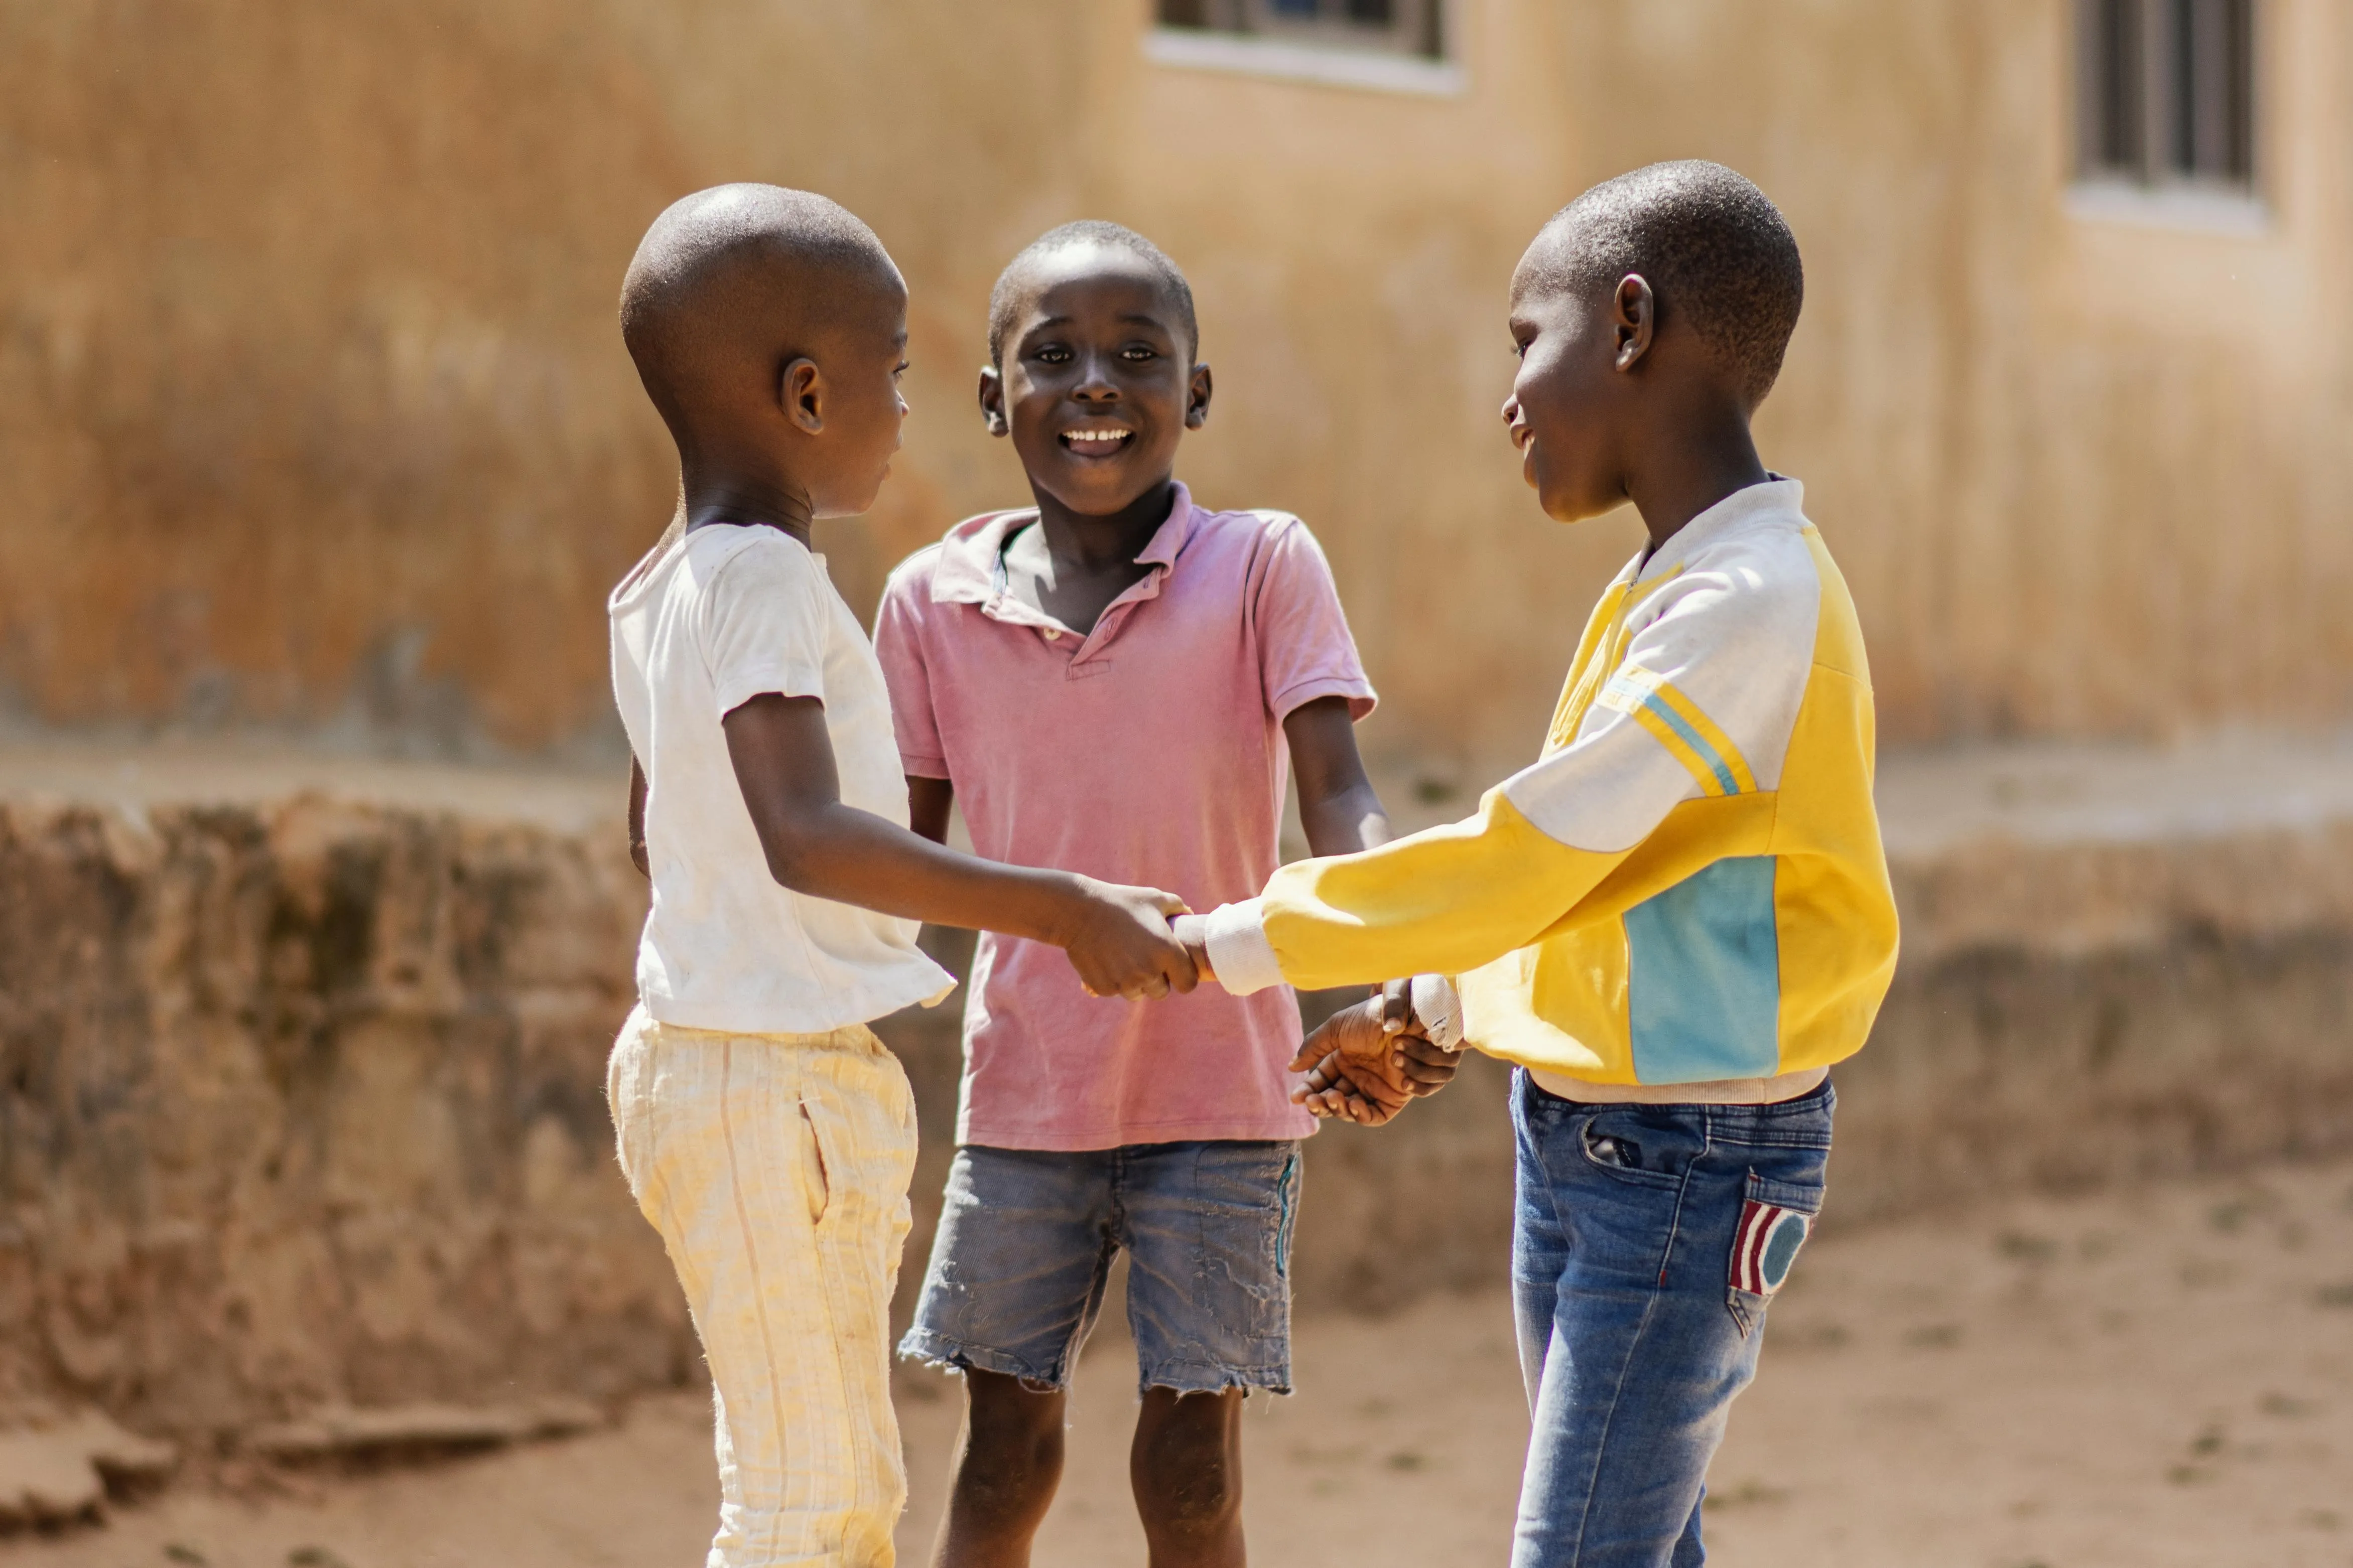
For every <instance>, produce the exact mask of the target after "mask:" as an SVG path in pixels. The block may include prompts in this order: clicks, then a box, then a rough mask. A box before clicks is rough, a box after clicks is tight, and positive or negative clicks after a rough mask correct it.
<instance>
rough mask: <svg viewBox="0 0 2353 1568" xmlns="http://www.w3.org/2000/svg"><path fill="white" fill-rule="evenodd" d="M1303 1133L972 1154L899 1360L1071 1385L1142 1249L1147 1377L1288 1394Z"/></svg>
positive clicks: (1193, 1388)
mask: <svg viewBox="0 0 2353 1568" xmlns="http://www.w3.org/2000/svg"><path fill="white" fill-rule="evenodd" d="M1299 1166H1300V1159H1299V1145H1298V1144H1297V1143H1295V1142H1194V1143H1130V1144H1126V1145H1124V1146H1123V1147H1121V1148H1117V1149H1095V1150H1085V1151H1081V1152H1060V1151H1050V1150H1037V1149H989V1148H982V1147H979V1146H976V1145H972V1144H967V1145H965V1147H963V1148H961V1149H958V1150H957V1151H956V1155H955V1163H954V1164H953V1165H952V1166H950V1167H949V1170H948V1184H947V1203H946V1206H945V1207H944V1210H943V1211H942V1213H941V1215H940V1228H939V1234H938V1235H937V1236H936V1237H934V1239H933V1242H932V1263H931V1268H930V1269H929V1271H928V1272H927V1273H926V1274H925V1275H924V1278H923V1299H922V1300H921V1301H920V1302H919V1303H918V1304H917V1305H916V1308H915V1321H914V1326H913V1327H912V1328H910V1329H909V1330H908V1331H907V1335H906V1338H904V1339H903V1340H902V1341H901V1342H900V1343H899V1353H900V1354H901V1355H902V1356H907V1357H911V1358H913V1359H915V1360H919V1361H926V1362H932V1363H936V1364H941V1365H946V1366H954V1367H961V1368H965V1369H966V1370H973V1369H977V1370H979V1371H982V1372H994V1373H1004V1374H1005V1375H1007V1376H1008V1377H1018V1378H1019V1379H1021V1380H1022V1381H1023V1382H1024V1383H1026V1384H1029V1385H1030V1386H1032V1387H1034V1388H1041V1389H1047V1388H1050V1389H1067V1388H1068V1387H1069V1386H1070V1382H1071V1365H1072V1363H1074V1362H1076V1360H1077V1359H1078V1353H1079V1348H1080V1347H1081V1346H1082V1345H1083V1344H1084V1343H1085V1342H1086V1339H1087V1335H1088V1333H1089V1332H1090V1331H1092V1329H1093V1328H1094V1323H1095V1317H1096V1314H1097V1313H1098V1312H1100V1311H1101V1310H1103V1287H1104V1284H1105V1282H1106V1281H1107V1280H1108V1279H1110V1276H1111V1264H1112V1259H1113V1257H1114V1256H1115V1255H1116V1254H1117V1253H1118V1252H1119V1250H1120V1249H1121V1248H1122V1247H1124V1248H1126V1250H1127V1257H1128V1274H1127V1321H1128V1324H1129V1326H1130V1327H1131V1328H1132V1329H1133V1330H1134V1334H1135V1359H1136V1386H1137V1389H1138V1390H1139V1392H1140V1391H1142V1390H1144V1389H1149V1388H1173V1389H1176V1391H1178V1392H1179V1393H1183V1394H1198V1393H1208V1392H1212V1391H1215V1390H1219V1389H1226V1388H1262V1389H1267V1390H1270V1391H1271V1392H1273V1393H1277V1394H1288V1393H1290V1392H1291V1231H1292V1224H1293V1220H1294V1219H1295V1218H1296V1217H1297V1215H1298V1213H1299V1178H1300V1169H1299Z"/></svg>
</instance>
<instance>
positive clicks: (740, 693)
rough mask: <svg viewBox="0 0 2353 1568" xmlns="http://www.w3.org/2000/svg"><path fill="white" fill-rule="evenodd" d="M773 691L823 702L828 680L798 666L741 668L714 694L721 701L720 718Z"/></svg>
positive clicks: (777, 693)
mask: <svg viewBox="0 0 2353 1568" xmlns="http://www.w3.org/2000/svg"><path fill="white" fill-rule="evenodd" d="M771 691H773V692H775V693H776V695H777V696H779V697H814V698H816V699H817V700H818V701H820V702H822V701H823V700H825V679H824V678H823V677H822V676H821V675H819V674H818V672H817V671H815V670H812V669H807V668H802V667H800V666H797V665H770V666H768V667H766V668H760V669H753V670H739V671H737V672H735V673H734V674H733V675H731V676H730V677H729V678H728V679H726V680H725V681H724V682H723V683H722V684H721V685H720V687H719V689H718V690H717V692H716V693H714V695H715V696H716V697H717V698H718V700H719V717H720V718H722V719H724V718H726V717H727V715H729V714H730V713H733V712H734V711H735V710H737V709H738V708H741V707H743V706H744V704H745V703H746V702H749V701H751V700H752V699H754V697H765V696H766V695H767V694H768V693H769V692H771Z"/></svg>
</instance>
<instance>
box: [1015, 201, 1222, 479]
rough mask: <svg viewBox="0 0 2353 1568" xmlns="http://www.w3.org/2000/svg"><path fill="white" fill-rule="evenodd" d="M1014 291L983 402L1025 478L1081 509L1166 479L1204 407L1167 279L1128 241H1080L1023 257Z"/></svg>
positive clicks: (1200, 378) (1205, 378)
mask: <svg viewBox="0 0 2353 1568" xmlns="http://www.w3.org/2000/svg"><path fill="white" fill-rule="evenodd" d="M1017 300H1018V303H1017V308H1016V310H1014V313H1013V319H1012V324H1011V329H1010V331H1008V332H1007V333H1006V335H1005V339H1004V351H1005V358H1004V363H1003V364H1002V365H1001V366H999V365H991V366H990V367H988V368H987V369H986V370H983V371H982V372H981V373H980V406H981V414H982V416H983V417H984V418H986V419H987V422H988V428H989V432H990V434H992V435H997V436H1003V435H1008V434H1009V435H1011V437H1013V448H1014V450H1015V451H1016V452H1018V453H1019V454H1020V457H1021V466H1022V468H1024V469H1025V470H1027V471H1028V473H1029V483H1030V485H1031V486H1032V487H1033V488H1034V489H1037V490H1039V492H1041V496H1051V497H1052V498H1053V499H1054V500H1056V501H1058V502H1060V504H1061V505H1062V506H1064V507H1066V508H1068V509H1069V510H1071V511H1073V512H1076V513H1079V514H1081V515H1083V516H1089V517H1108V516H1111V515H1112V514H1113V513H1116V512H1119V511H1121V510H1124V509H1125V508H1126V507H1128V506H1130V505H1132V504H1134V502H1135V501H1136V500H1138V499H1139V498H1141V497H1143V496H1144V495H1145V494H1146V493H1148V492H1149V491H1151V490H1152V489H1155V487H1157V486H1163V485H1166V483H1167V482H1168V479H1169V476H1170V474H1171V473H1172V472H1173V471H1174V469H1175V468H1176V444H1177V442H1178V441H1179V440H1180V439H1182V438H1183V437H1184V434H1185V432H1186V431H1187V430H1188V429H1198V427H1199V426H1200V425H1201V424H1202V422H1203V421H1204V420H1205V419H1206V418H1207V417H1208V411H1209V368H1208V366H1207V365H1203V364H1196V363H1193V344H1192V343H1191V342H1189V341H1187V336H1186V334H1185V331H1184V324H1183V320H1182V318H1181V317H1180V316H1179V314H1178V313H1177V310H1176V304H1175V301H1174V300H1172V299H1171V298H1170V290H1169V288H1168V285H1167V283H1166V280H1165V279H1162V278H1161V277H1160V275H1159V274H1158V273H1156V272H1155V270H1154V269H1153V268H1152V267H1151V265H1150V264H1149V263H1147V262H1146V261H1145V260H1144V259H1143V258H1141V257H1138V256H1136V255H1134V253H1133V252H1130V251H1127V250H1124V249H1122V248H1120V247H1115V246H1104V245H1097V244H1093V243H1092V242H1081V243H1076V244H1072V245H1068V246H1064V247H1060V248H1058V249H1055V250H1051V251H1048V252H1047V253H1045V254H1044V255H1041V256H1038V257H1035V258H1031V259H1030V260H1029V262H1027V263H1025V264H1024V266H1023V272H1022V277H1021V279H1020V290H1019V293H1018V296H1017Z"/></svg>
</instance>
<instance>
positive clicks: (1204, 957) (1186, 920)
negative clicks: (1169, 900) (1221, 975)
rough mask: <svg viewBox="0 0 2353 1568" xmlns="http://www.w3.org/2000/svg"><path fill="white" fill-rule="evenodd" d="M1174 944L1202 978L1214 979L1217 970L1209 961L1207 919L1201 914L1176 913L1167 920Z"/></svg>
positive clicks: (1216, 975)
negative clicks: (1172, 918) (1173, 917)
mask: <svg viewBox="0 0 2353 1568" xmlns="http://www.w3.org/2000/svg"><path fill="white" fill-rule="evenodd" d="M1168 925H1169V931H1170V932H1171V933H1172V934H1173V935H1175V937H1176V945H1177V946H1179V947H1181V948H1183V949H1184V950H1185V956H1186V957H1187V958H1188V959H1191V960H1192V961H1193V968H1194V969H1195V970H1196V971H1197V972H1198V973H1199V974H1200V977H1201V978H1202V979H1204V980H1215V979H1216V978H1217V977H1218V972H1217V970H1216V968H1215V967H1214V966H1212V965H1211V964H1210V963H1209V921H1208V917H1206V916H1203V915H1178V916H1177V917H1176V919H1175V920H1173V921H1169V922H1168Z"/></svg>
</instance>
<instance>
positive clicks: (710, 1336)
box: [605, 1008, 915, 1568]
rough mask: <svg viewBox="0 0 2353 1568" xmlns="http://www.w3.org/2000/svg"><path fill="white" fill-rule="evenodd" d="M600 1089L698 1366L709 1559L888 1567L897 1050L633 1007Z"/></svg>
mask: <svg viewBox="0 0 2353 1568" xmlns="http://www.w3.org/2000/svg"><path fill="white" fill-rule="evenodd" d="M605 1092H606V1096H607V1100H610V1102H611V1104H612V1108H613V1124H614V1126H615V1128H616V1129H617V1131H618V1133H619V1142H620V1153H621V1169H622V1171H623V1172H624V1173H626V1174H627V1175H628V1179H629V1191H630V1192H631V1193H632V1194H635V1196H636V1197H637V1200H638V1208H639V1209H640V1210H642V1211H643V1212H644V1214H645V1216H646V1218H647V1219H649V1220H650V1221H652V1222H653V1226H654V1228H655V1229H656V1230H659V1232H661V1238H662V1245H663V1246H664V1247H668V1248H669V1249H670V1262H671V1264H672V1265H673V1266H674V1267H675V1268H677V1269H678V1278H679V1283H680V1284H681V1285H682V1286H684V1287H685V1288H686V1300H687V1306H688V1308H689V1310H691V1311H692V1312H693V1314H694V1326H695V1331H697V1332H698V1333H700V1334H701V1335H702V1352H703V1355H704V1357H705V1358H706V1359H707V1360H708V1362H709V1363H710V1366H711V1381H712V1393H713V1396H714V1397H713V1404H714V1405H716V1407H717V1412H716V1413H717V1426H718V1434H717V1446H718V1450H719V1490H720V1501H719V1533H718V1534H717V1535H716V1536H714V1537H713V1538H712V1542H711V1555H710V1557H709V1559H708V1560H707V1563H706V1568H784V1565H785V1564H787V1563H790V1564H804V1563H806V1564H811V1565H814V1564H818V1563H823V1564H826V1565H828V1568H890V1564H891V1562H892V1545H891V1532H892V1527H893V1526H894V1525H895V1524H896V1523H897V1522H898V1519H899V1512H900V1510H901V1509H902V1508H903V1507H905V1505H906V1500H907V1479H906V1470H905V1467H904V1464H903V1462H902V1459H901V1457H900V1452H899V1423H898V1418H897V1416H896V1415H894V1414H893V1412H892V1408H891V1361H890V1356H891V1346H890V1311H891V1292H892V1287H893V1286H894V1285H895V1284H896V1283H897V1279H898V1274H899V1253H900V1248H901V1247H902V1244H903V1243H904V1242H905V1240H906V1237H907V1226H908V1212H907V1184H908V1181H909V1179H910V1178H911V1177H912V1176H913V1173H914V1164H915V1106H914V1099H913V1095H912V1094H911V1093H910V1092H909V1090H908V1088H907V1075H906V1073H905V1072H904V1071H902V1069H901V1068H900V1066H899V1060H898V1058H896V1057H893V1056H892V1054H891V1053H890V1051H889V1050H888V1049H886V1048H885V1047H884V1046H883V1044H882V1042H881V1041H880V1040H878V1039H876V1038H875V1037H874V1032H873V1031H872V1030H871V1029H869V1028H867V1027H866V1026H864V1025H862V1024H861V1025H856V1026H851V1027H849V1028H846V1029H836V1030H834V1031H833V1032H832V1033H831V1034H826V1035H723V1034H713V1033H712V1032H710V1031H708V1030H703V1029H687V1028H681V1027H679V1026H676V1025H670V1024H658V1023H656V1022H654V1020H652V1019H651V1018H649V1017H648V1016H646V1014H645V1010H644V1009H643V1008H639V1009H638V1011H636V1012H634V1013H632V1014H630V1015H629V1021H628V1023H627V1024H626V1025H624V1026H622V1029H621V1037H620V1039H619V1040H618V1041H617V1043H616V1044H615V1045H614V1047H613V1058H612V1063H611V1066H610V1068H608V1070H607V1075H606V1083H605Z"/></svg>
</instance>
